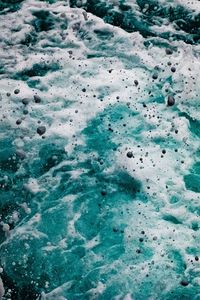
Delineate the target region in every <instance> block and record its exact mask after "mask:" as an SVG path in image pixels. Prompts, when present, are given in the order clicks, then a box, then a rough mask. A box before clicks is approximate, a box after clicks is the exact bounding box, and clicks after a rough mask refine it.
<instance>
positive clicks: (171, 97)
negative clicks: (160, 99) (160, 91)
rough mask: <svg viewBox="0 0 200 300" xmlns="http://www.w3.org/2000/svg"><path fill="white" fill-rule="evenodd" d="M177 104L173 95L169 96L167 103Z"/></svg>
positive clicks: (169, 104)
mask: <svg viewBox="0 0 200 300" xmlns="http://www.w3.org/2000/svg"><path fill="white" fill-rule="evenodd" d="M174 104H175V99H174V97H173V96H168V99H167V105H168V106H173V105H174Z"/></svg>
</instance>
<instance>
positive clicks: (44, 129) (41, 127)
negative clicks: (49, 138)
mask: <svg viewBox="0 0 200 300" xmlns="http://www.w3.org/2000/svg"><path fill="white" fill-rule="evenodd" d="M45 132H46V127H45V126H39V127H38V128H37V133H38V134H39V135H43V134H44V133H45Z"/></svg>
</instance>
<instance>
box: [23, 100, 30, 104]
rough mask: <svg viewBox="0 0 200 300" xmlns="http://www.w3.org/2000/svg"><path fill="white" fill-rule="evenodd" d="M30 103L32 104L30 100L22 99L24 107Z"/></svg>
mask: <svg viewBox="0 0 200 300" xmlns="http://www.w3.org/2000/svg"><path fill="white" fill-rule="evenodd" d="M29 102H30V99H28V98H24V99H22V103H23V104H24V105H28V104H29Z"/></svg>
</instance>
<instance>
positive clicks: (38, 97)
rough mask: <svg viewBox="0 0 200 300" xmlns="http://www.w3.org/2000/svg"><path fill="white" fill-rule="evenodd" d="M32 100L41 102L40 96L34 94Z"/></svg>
mask: <svg viewBox="0 0 200 300" xmlns="http://www.w3.org/2000/svg"><path fill="white" fill-rule="evenodd" d="M34 100H35V103H40V102H41V98H40V96H38V95H34Z"/></svg>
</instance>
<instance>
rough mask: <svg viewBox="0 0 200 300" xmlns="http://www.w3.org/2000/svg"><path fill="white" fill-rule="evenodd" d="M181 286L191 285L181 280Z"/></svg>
mask: <svg viewBox="0 0 200 300" xmlns="http://www.w3.org/2000/svg"><path fill="white" fill-rule="evenodd" d="M180 284H181V285H182V286H187V285H188V284H189V282H188V281H187V280H185V279H183V280H181V282H180Z"/></svg>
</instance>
